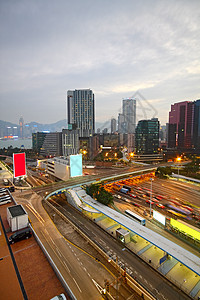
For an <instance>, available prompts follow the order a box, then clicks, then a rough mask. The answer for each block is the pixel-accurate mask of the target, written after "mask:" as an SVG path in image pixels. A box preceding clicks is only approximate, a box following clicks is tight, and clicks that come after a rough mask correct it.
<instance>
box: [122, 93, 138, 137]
mask: <svg viewBox="0 0 200 300" xmlns="http://www.w3.org/2000/svg"><path fill="white" fill-rule="evenodd" d="M135 126H136V99H133V98H124V99H123V102H122V113H120V114H119V115H118V133H135Z"/></svg>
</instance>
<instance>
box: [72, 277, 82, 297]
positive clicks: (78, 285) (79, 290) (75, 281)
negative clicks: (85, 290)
mask: <svg viewBox="0 0 200 300" xmlns="http://www.w3.org/2000/svg"><path fill="white" fill-rule="evenodd" d="M72 278H73V280H74V282H75V283H76V285H77V287H78V289H79V291H80V292H81V293H82V291H81V289H80V287H79V285H78V283H77V282H76V280H75V279H74V277H72Z"/></svg>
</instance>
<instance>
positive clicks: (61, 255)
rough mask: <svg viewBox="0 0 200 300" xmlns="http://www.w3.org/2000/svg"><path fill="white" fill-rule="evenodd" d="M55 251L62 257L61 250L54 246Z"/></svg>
mask: <svg viewBox="0 0 200 300" xmlns="http://www.w3.org/2000/svg"><path fill="white" fill-rule="evenodd" d="M56 251H57V252H58V254H59V255H60V257H62V254H61V252H60V251H59V249H58V248H57V247H56Z"/></svg>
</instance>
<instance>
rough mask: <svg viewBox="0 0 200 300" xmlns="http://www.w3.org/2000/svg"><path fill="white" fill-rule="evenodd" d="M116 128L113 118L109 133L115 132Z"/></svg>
mask: <svg viewBox="0 0 200 300" xmlns="http://www.w3.org/2000/svg"><path fill="white" fill-rule="evenodd" d="M116 130H117V121H116V119H115V118H112V119H111V133H115V132H116Z"/></svg>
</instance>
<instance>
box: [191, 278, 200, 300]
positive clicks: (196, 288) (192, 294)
mask: <svg viewBox="0 0 200 300" xmlns="http://www.w3.org/2000/svg"><path fill="white" fill-rule="evenodd" d="M199 290H200V280H199V281H198V282H197V284H196V285H195V287H194V288H193V289H192V290H191V292H190V296H191V297H193V298H194V297H195V296H196V295H197V293H198V292H199Z"/></svg>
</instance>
